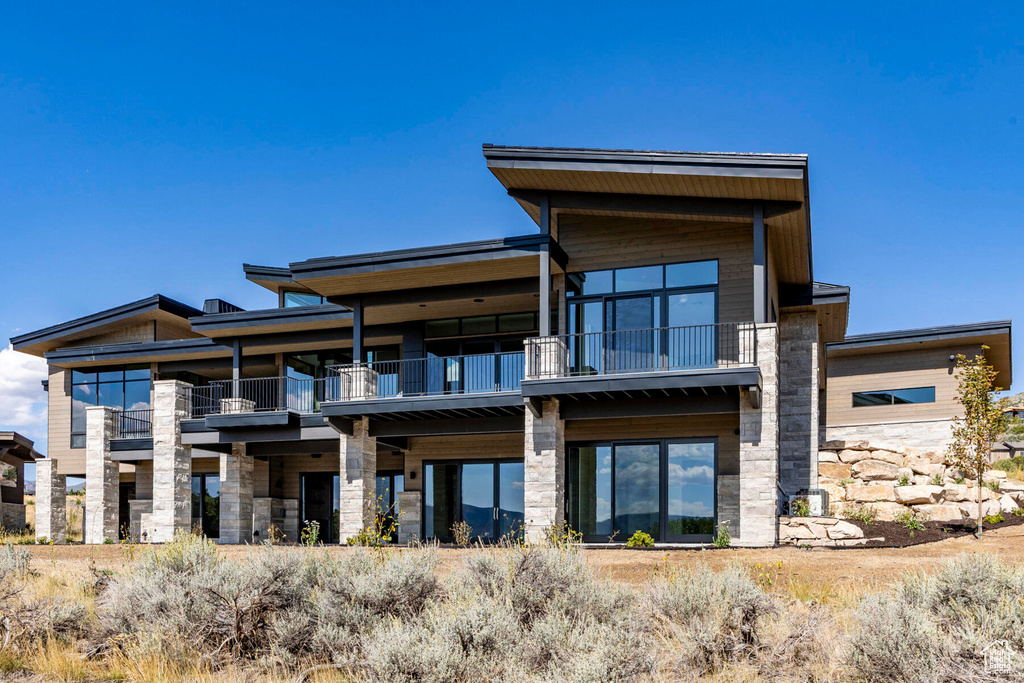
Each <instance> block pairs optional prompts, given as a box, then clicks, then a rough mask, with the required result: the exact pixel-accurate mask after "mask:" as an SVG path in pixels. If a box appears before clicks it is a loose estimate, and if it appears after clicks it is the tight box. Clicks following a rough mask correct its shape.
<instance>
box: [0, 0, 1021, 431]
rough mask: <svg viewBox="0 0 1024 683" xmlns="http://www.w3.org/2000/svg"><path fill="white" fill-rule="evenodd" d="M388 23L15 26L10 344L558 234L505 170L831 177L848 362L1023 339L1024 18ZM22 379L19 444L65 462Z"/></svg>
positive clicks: (575, 15)
mask: <svg viewBox="0 0 1024 683" xmlns="http://www.w3.org/2000/svg"><path fill="white" fill-rule="evenodd" d="M369 5H370V6H359V7H355V6H350V5H341V4H333V3H332V4H325V3H303V4H301V5H300V4H298V3H293V4H288V5H285V4H284V3H281V4H278V5H271V4H266V3H238V4H229V3H203V4H193V3H176V4H174V5H173V6H169V7H167V8H163V9H160V8H154V7H145V6H142V5H140V4H135V3H132V4H129V3H124V4H114V3H109V4H106V3H105V4H102V5H91V6H79V7H77V8H76V7H62V8H59V9H58V8H56V7H45V6H43V5H42V4H36V3H20V4H19V5H13V6H10V7H8V8H6V11H5V18H4V21H3V22H2V23H0V235H2V239H3V247H4V252H5V254H6V255H7V263H8V271H7V277H6V278H5V284H4V287H3V292H4V296H2V297H0V337H2V338H7V337H9V336H12V335H15V334H17V333H19V332H24V331H28V330H32V329H37V328H39V327H43V326H47V325H50V324H53V323H56V322H60V321H64V320H67V319H70V318H74V317H77V316H80V315H84V314H87V313H91V312H94V311H97V310H100V309H103V308H107V307H110V306H114V305H118V304H121V303H125V302H127V301H131V300H135V299H138V298H141V297H144V296H148V295H150V294H153V293H155V292H160V293H163V294H166V295H168V296H171V297H173V298H176V299H179V300H181V301H184V302H186V303H190V304H193V305H199V304H201V303H202V300H203V299H204V298H207V297H221V298H224V299H227V300H229V301H231V302H233V303H236V304H238V305H240V306H244V307H246V308H252V307H266V306H271V305H273V303H274V302H273V296H272V295H271V294H270V293H268V292H265V291H263V290H261V289H260V288H258V287H257V286H255V285H253V284H251V283H248V282H246V280H245V279H244V276H243V274H242V270H241V264H242V263H243V262H250V263H258V264H264V265H285V264H287V263H288V262H289V261H294V260H299V259H304V258H309V257H314V256H326V255H334V254H345V253H354V252H363V251H371V250H379V249H393V248H401V247H411V246H417V245H425V244H434V243H443V242H454V241H461V240H469V239H482V238H487V237H497V236H503V235H512V234H523V233H529V232H531V231H535V230H536V227H535V226H534V225H533V224H531V223H530V221H529V219H528V218H527V217H526V215H525V214H524V213H523V212H522V211H521V209H519V208H518V206H517V205H516V204H515V203H514V202H512V201H511V200H510V199H508V198H507V197H506V196H505V193H504V191H503V190H502V188H501V186H500V185H499V183H498V182H497V181H496V180H495V179H494V178H493V177H492V176H491V175H490V173H488V172H487V171H486V169H485V167H484V163H483V160H482V157H481V154H480V145H481V143H483V142H493V143H496V144H523V145H555V146H587V147H622V148H644V149H650V148H654V149H673V150H698V151H741V152H795V153H807V154H809V155H810V168H811V201H812V215H813V227H814V263H815V276H816V278H817V279H819V280H824V281H828V282H837V283H841V284H848V285H850V286H851V287H852V288H853V294H852V303H851V312H850V332H851V333H857V332H869V331H877V330H885V329H893V328H904V327H915V326H927V325H936V324H947V323H957V322H970V321H977V320H988V319H995V318H1018V317H1021V316H1019V315H1018V314H1019V313H1020V311H1021V308H1022V306H1024V303H1022V302H1021V297H1020V295H1019V290H1020V287H1019V285H1020V283H1021V275H1020V274H1019V273H1020V271H1021V266H1019V265H1018V264H1017V263H1016V258H1015V257H1016V256H1018V255H1019V254H1021V253H1022V246H1024V236H1022V232H1021V230H1020V223H1021V221H1020V218H1019V215H1020V206H1021V204H1022V199H1024V196H1022V189H1021V180H1022V171H1024V163H1022V161H1021V159H1024V135H1022V133H1024V128H1022V126H1024V107H1022V104H1024V10H1022V9H1021V8H1020V7H1019V6H1014V5H1011V4H1005V5H1004V6H1002V7H998V6H995V7H987V8H986V7H982V6H978V5H975V6H970V7H968V6H967V5H963V4H945V5H944V4H941V3H929V4H928V5H927V9H926V10H925V11H922V7H921V6H917V7H911V6H909V5H907V6H901V5H899V4H886V5H882V4H877V5H873V6H872V5H866V4H863V3H857V4H855V5H853V4H851V5H849V6H845V7H840V6H833V4H832V3H807V4H802V5H801V4H784V5H778V4H767V3H755V4H750V5H732V6H728V7H726V6H724V5H723V6H720V7H719V6H717V5H716V4H714V3H692V4H691V3H666V4H664V5H659V4H657V3H647V4H643V5H637V4H635V3H634V4H626V3H616V4H595V3H586V4H578V5H561V4H556V3H545V4H535V5H534V4H529V3H519V4H516V5H514V6H511V5H507V4H505V5H501V4H493V3H458V4H454V3H453V4H449V3H443V4H442V3H417V4H403V3H370V4H369ZM442 5H443V7H442ZM1018 338H1020V337H1019V335H1018ZM1017 350H1018V351H1019V350H1020V348H1019V347H1018V349H1017ZM5 353H7V355H8V358H7V360H6V361H0V426H12V425H13V426H21V427H22V428H23V429H25V430H26V431H29V432H30V435H31V436H33V437H35V438H36V439H37V440H44V437H45V434H44V433H42V432H41V431H40V428H39V415H38V411H37V412H36V413H35V417H33V418H31V419H29V420H28V421H25V420H24V419H23V418H22V417H18V416H17V415H14V408H12V406H11V404H12V400H11V397H20V396H21V394H18V393H17V391H16V390H14V389H12V388H11V387H12V386H13V385H14V381H13V380H10V379H9V377H8V379H7V380H6V382H7V384H6V385H5V384H4V382H5V379H4V372H5V370H4V368H5V367H7V366H12V367H13V366H17V368H19V369H20V370H19V372H21V374H20V375H19V376H21V375H24V374H25V372H28V373H29V375H31V373H33V372H39V370H38V366H30V367H29V369H28V370H24V368H23V366H24V365H25V364H24V363H22V361H21V360H19V361H17V362H15V361H14V360H12V359H11V356H10V353H9V352H5ZM5 363H6V365H5ZM1018 374H1022V373H1018ZM1022 377H1024V374H1022ZM1022 381H1024V380H1022ZM32 383H34V384H35V385H37V384H38V383H37V382H35V380H34V379H33V380H32V382H30V384H32ZM1021 386H1024V385H1021ZM26 391H28V390H26ZM31 391H37V387H33V388H31ZM4 396H6V399H5V398H4ZM36 398H38V396H36ZM30 399H31V397H30ZM19 400H20V399H19ZM3 403H7V406H6V407H4V406H3V405H2V404H3ZM19 420H21V421H20V422H19ZM5 421H6V424H5ZM44 424H45V423H44Z"/></svg>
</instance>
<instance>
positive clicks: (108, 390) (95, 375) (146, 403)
mask: <svg viewBox="0 0 1024 683" xmlns="http://www.w3.org/2000/svg"><path fill="white" fill-rule="evenodd" d="M150 385H151V382H150V373H149V366H148V365H128V366H124V367H121V368H106V369H102V370H99V369H98V370H91V369H90V370H72V371H71V447H72V448H85V409H86V408H87V407H89V406H109V407H111V408H120V409H121V410H148V409H149V408H150V407H151V406H150Z"/></svg>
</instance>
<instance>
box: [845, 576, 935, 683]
mask: <svg viewBox="0 0 1024 683" xmlns="http://www.w3.org/2000/svg"><path fill="white" fill-rule="evenodd" d="M942 654H943V652H942V640H941V638H940V636H939V633H938V632H937V630H936V628H935V625H934V624H933V622H932V620H931V618H930V615H929V614H928V612H927V611H926V610H925V609H924V608H923V607H921V606H919V605H915V604H912V603H908V602H904V601H902V600H898V599H893V598H892V597H890V596H887V595H872V596H869V597H867V598H865V599H864V600H863V601H862V602H861V604H860V608H859V609H858V611H857V620H856V624H855V626H854V630H853V633H852V634H851V636H850V661H851V663H852V664H853V666H854V668H855V669H856V670H857V671H858V672H859V673H860V674H861V675H862V676H863V677H864V679H865V680H867V681H879V682H881V681H886V682H888V681H895V682H898V683H934V681H936V680H938V677H939V672H940V670H941V656H942Z"/></svg>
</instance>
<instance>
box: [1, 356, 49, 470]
mask: <svg viewBox="0 0 1024 683" xmlns="http://www.w3.org/2000/svg"><path fill="white" fill-rule="evenodd" d="M44 379H46V361H45V360H43V359H42V358H36V357H35V356H29V355H27V354H24V353H19V352H18V351H15V350H14V349H13V348H11V347H10V346H8V347H7V348H6V349H0V429H2V430H14V431H16V432H20V433H21V434H23V435H24V436H26V437H28V438H29V439H32V440H33V441H35V445H36V450H37V451H39V452H41V453H45V452H46V392H45V391H43V385H42V384H41V382H42V380H44Z"/></svg>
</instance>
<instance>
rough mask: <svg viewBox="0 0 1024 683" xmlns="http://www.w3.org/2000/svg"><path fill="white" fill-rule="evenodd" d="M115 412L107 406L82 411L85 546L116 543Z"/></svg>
mask: <svg viewBox="0 0 1024 683" xmlns="http://www.w3.org/2000/svg"><path fill="white" fill-rule="evenodd" d="M115 413H116V411H115V410H114V409H113V408H109V407H107V406H89V407H88V408H86V409H85V542H86V543H89V544H98V543H103V542H104V541H110V542H111V543H116V542H117V540H118V534H117V532H118V529H117V522H118V510H119V506H120V490H121V480H120V473H121V468H120V465H118V463H116V462H114V461H113V460H112V459H111V457H110V437H111V435H112V434H113V433H114V419H115Z"/></svg>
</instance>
